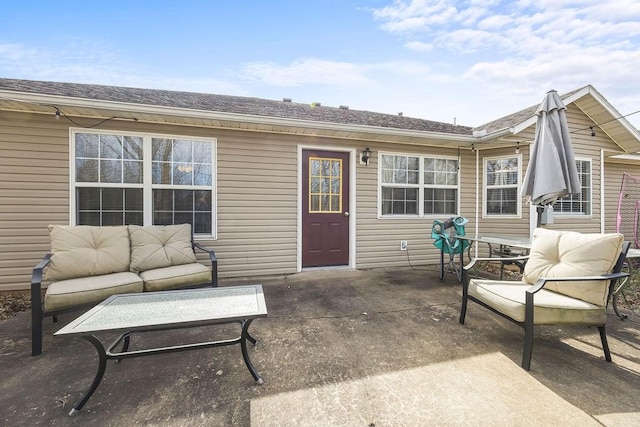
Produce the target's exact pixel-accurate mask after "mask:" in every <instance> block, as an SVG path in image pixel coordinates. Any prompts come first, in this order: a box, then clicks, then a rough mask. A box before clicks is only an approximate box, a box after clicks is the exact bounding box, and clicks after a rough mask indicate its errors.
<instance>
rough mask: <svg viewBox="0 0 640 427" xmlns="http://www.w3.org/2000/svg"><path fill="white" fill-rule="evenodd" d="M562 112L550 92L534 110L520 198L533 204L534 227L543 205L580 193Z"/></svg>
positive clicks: (553, 94) (563, 107) (553, 91)
mask: <svg viewBox="0 0 640 427" xmlns="http://www.w3.org/2000/svg"><path fill="white" fill-rule="evenodd" d="M565 109H566V107H565V106H564V104H563V103H562V100H561V99H560V96H559V95H558V92H556V91H555V90H551V91H549V92H547V94H546V95H545V97H544V99H543V100H542V103H541V104H540V106H539V107H538V110H537V111H536V115H537V116H538V119H537V122H536V134H535V139H534V142H533V148H532V149H531V156H530V158H529V166H528V167H527V172H526V174H525V177H524V183H523V185H522V196H524V197H525V198H528V199H529V198H530V200H531V203H533V204H534V205H537V211H538V223H537V226H538V227H539V226H540V222H541V218H542V211H543V209H544V206H547V205H552V204H553V203H555V202H556V200H557V199H559V198H562V197H564V196H566V195H569V194H575V193H579V192H580V179H579V177H578V170H577V168H576V159H575V157H574V155H573V148H572V147H571V138H570V137H569V126H568V124H567V116H566V113H565Z"/></svg>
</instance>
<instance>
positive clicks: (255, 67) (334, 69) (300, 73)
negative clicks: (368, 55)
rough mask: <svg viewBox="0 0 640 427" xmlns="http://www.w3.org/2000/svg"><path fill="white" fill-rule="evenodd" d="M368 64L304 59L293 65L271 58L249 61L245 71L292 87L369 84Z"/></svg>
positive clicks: (266, 81) (246, 75) (249, 74)
mask: <svg viewBox="0 0 640 427" xmlns="http://www.w3.org/2000/svg"><path fill="white" fill-rule="evenodd" d="M366 69H367V67H366V66H364V67H359V66H357V65H355V64H350V63H348V62H337V61H326V60H320V59H314V58H309V59H304V60H298V61H295V62H293V63H292V64H290V65H278V64H275V63H268V62H257V63H251V64H247V65H246V66H245V67H244V70H243V74H244V76H245V77H247V78H251V79H255V80H260V81H262V82H264V83H266V84H270V85H274V86H280V87H288V86H302V85H305V84H310V83H312V84H329V85H333V86H350V85H360V86H362V85H366V84H369V83H371V81H370V80H369V79H368V78H367V76H366V73H365V72H364V71H366Z"/></svg>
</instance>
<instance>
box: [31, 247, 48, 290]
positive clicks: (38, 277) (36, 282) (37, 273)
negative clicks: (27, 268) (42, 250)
mask: <svg viewBox="0 0 640 427" xmlns="http://www.w3.org/2000/svg"><path fill="white" fill-rule="evenodd" d="M50 261H51V254H50V253H48V254H46V255H45V256H44V258H42V261H40V262H39V263H38V265H36V266H35V267H34V268H33V273H32V274H31V289H33V287H34V286H37V287H38V288H39V287H40V286H41V285H42V278H43V274H42V272H43V271H44V268H45V267H46V266H47V265H49V262H50Z"/></svg>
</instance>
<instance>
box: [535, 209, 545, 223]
mask: <svg viewBox="0 0 640 427" xmlns="http://www.w3.org/2000/svg"><path fill="white" fill-rule="evenodd" d="M536 212H538V223H537V224H536V227H540V226H541V225H542V212H544V206H541V205H536Z"/></svg>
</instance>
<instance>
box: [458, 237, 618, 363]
mask: <svg viewBox="0 0 640 427" xmlns="http://www.w3.org/2000/svg"><path fill="white" fill-rule="evenodd" d="M628 249H629V243H628V242H624V241H623V236H622V234H619V233H611V234H598V233H586V234H582V233H577V232H573V231H555V230H547V229H543V228H537V229H536V230H535V231H534V233H533V238H532V242H531V251H530V253H529V255H528V257H526V258H528V259H527V262H526V264H525V266H524V273H523V276H522V280H491V279H486V278H480V277H472V274H471V272H472V271H473V270H472V269H473V267H474V266H475V265H476V263H482V262H485V261H487V262H488V261H496V262H499V263H501V262H504V260H505V258H496V259H490V258H478V259H474V260H472V261H471V262H470V263H469V264H467V265H466V266H465V267H464V276H465V278H464V282H463V291H462V307H461V310H460V323H462V324H464V322H465V317H466V314H467V303H468V301H473V302H475V303H478V304H479V305H481V306H482V307H485V308H488V309H489V310H491V311H493V312H494V313H497V314H499V315H501V316H503V317H504V318H506V319H508V320H510V321H512V322H514V323H516V324H517V325H519V326H521V327H522V328H524V330H525V340H524V351H523V354H522V367H523V368H524V369H526V370H529V368H530V367H531V353H532V349H533V334H534V325H581V326H595V327H597V328H598V331H599V332H600V340H601V342H602V349H603V350H604V354H605V359H606V360H607V361H609V362H610V361H611V353H610V351H609V346H608V344H607V336H606V330H605V325H606V320H607V303H608V301H609V299H610V297H611V294H612V290H613V289H614V286H615V282H616V281H617V280H619V279H621V278H624V277H626V276H628V273H620V269H621V267H622V264H623V262H624V259H625V257H626V254H627V250H628ZM523 258H525V257H520V258H517V259H516V258H512V259H511V260H514V261H515V260H519V261H522V260H523Z"/></svg>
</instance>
